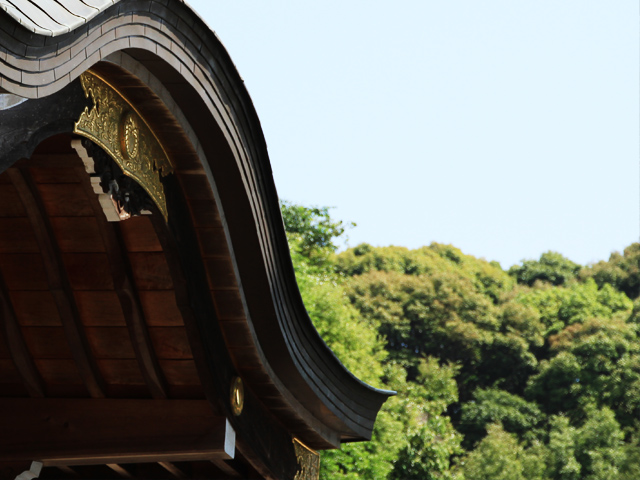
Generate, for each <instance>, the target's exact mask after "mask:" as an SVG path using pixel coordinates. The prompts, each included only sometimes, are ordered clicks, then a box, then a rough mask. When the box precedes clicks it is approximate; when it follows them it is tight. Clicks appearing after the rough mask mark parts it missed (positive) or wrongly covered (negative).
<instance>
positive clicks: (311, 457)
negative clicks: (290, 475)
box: [293, 438, 320, 480]
mask: <svg viewBox="0 0 640 480" xmlns="http://www.w3.org/2000/svg"><path fill="white" fill-rule="evenodd" d="M293 448H294V450H295V452H296V459H297V460H298V467H299V468H298V473H296V476H295V477H294V480H318V479H319V478H320V455H319V454H318V452H316V451H314V450H311V449H310V448H309V447H307V446H306V445H305V444H304V443H302V442H301V441H300V440H298V439H297V438H294V439H293Z"/></svg>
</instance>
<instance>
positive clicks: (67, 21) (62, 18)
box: [0, 0, 120, 37]
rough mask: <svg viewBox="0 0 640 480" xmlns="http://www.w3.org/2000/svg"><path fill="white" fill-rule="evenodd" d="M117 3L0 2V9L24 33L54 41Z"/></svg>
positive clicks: (111, 0)
mask: <svg viewBox="0 0 640 480" xmlns="http://www.w3.org/2000/svg"><path fill="white" fill-rule="evenodd" d="M119 1H120V0H35V1H34V0H0V8H1V9H2V10H4V11H5V12H7V13H8V14H9V15H10V16H11V17H12V18H13V19H15V20H16V21H17V22H18V23H20V25H22V26H23V27H24V28H26V29H27V30H29V31H31V32H33V33H37V34H39V35H44V36H48V37H56V36H58V35H63V34H65V33H69V32H71V31H72V30H75V29H76V28H78V27H79V26H81V25H84V24H85V23H87V22H89V21H90V20H91V19H92V18H93V17H95V16H96V15H98V14H99V13H100V12H102V11H103V10H106V9H107V8H109V7H110V6H111V5H114V4H116V3H118V2H119Z"/></svg>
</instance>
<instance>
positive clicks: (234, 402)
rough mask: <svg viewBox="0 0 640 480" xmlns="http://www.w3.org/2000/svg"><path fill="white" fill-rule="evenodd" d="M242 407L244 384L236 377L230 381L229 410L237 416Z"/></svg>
mask: <svg viewBox="0 0 640 480" xmlns="http://www.w3.org/2000/svg"><path fill="white" fill-rule="evenodd" d="M243 408H244V385H242V379H241V378H240V377H236V378H234V379H233V382H232V383H231V410H233V414H234V415H235V416H236V417H237V416H238V415H240V414H241V413H242V409H243Z"/></svg>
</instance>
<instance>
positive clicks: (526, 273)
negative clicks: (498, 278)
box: [509, 252, 581, 287]
mask: <svg viewBox="0 0 640 480" xmlns="http://www.w3.org/2000/svg"><path fill="white" fill-rule="evenodd" d="M580 268H581V267H580V265H578V264H577V263H573V262H572V261H571V260H569V259H568V258H565V257H563V256H562V255H561V254H559V253H557V252H546V253H543V254H542V255H540V260H524V261H523V262H522V265H521V266H517V265H514V266H513V267H511V268H510V269H509V275H512V276H513V277H515V278H516V279H517V280H518V283H523V284H525V285H529V286H530V287H531V286H532V285H533V284H534V283H535V282H538V281H539V282H547V283H550V284H551V285H565V284H567V283H569V282H570V281H571V280H573V279H574V278H575V277H576V275H577V274H578V272H579V271H580Z"/></svg>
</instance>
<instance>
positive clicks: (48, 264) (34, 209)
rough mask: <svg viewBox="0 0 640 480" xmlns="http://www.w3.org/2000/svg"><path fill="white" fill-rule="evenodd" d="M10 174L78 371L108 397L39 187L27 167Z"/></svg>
mask: <svg viewBox="0 0 640 480" xmlns="http://www.w3.org/2000/svg"><path fill="white" fill-rule="evenodd" d="M7 173H8V175H9V178H10V179H11V182H12V183H13V186H14V187H15V189H16V191H17V192H18V195H19V197H20V200H21V201H22V203H23V205H24V207H25V210H26V211H27V215H28V217H29V221H30V222H31V226H32V227H33V231H34V234H35V237H36V240H37V242H38V246H39V247H40V253H41V255H42V260H43V263H44V267H45V271H46V274H47V280H48V283H49V289H50V290H51V294H52V295H53V298H54V300H55V302H56V306H57V307H58V312H59V313H60V318H61V320H62V325H63V328H64V331H65V334H66V337H67V340H68V342H69V346H70V347H71V352H72V354H73V358H74V360H75V363H76V365H77V367H78V371H79V372H80V375H81V377H82V380H83V382H84V384H85V386H86V388H87V390H88V391H89V394H90V395H91V396H92V397H94V398H101V397H104V396H105V387H104V380H103V379H102V376H101V375H100V371H99V370H98V367H97V365H96V362H95V359H94V358H93V356H92V355H91V349H90V348H89V345H88V343H87V339H86V337H85V335H84V330H83V327H82V322H81V320H80V315H79V314H78V308H77V306H76V304H75V299H74V297H73V291H72V289H71V285H70V283H69V279H68V276H67V271H66V270H65V267H64V263H63V262H62V257H61V255H60V250H59V248H58V244H57V242H56V238H55V235H54V233H53V230H52V228H51V223H50V222H49V218H48V216H47V213H46V211H45V209H44V206H43V205H42V201H41V199H40V196H39V194H38V189H37V187H36V185H35V184H34V183H33V181H32V180H31V178H30V175H29V173H28V171H27V170H26V169H25V170H18V169H17V168H9V169H8V170H7Z"/></svg>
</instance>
